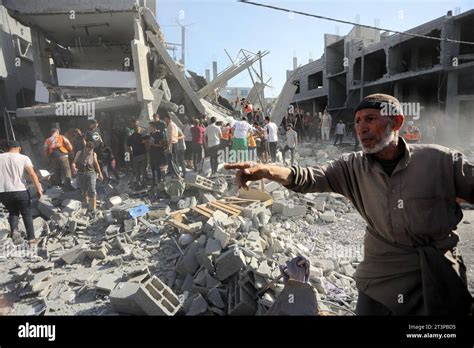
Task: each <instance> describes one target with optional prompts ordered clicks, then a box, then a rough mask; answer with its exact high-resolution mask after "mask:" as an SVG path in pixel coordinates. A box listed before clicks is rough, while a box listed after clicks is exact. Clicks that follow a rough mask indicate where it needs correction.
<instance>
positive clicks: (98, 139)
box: [85, 119, 102, 148]
mask: <svg viewBox="0 0 474 348" xmlns="http://www.w3.org/2000/svg"><path fill="white" fill-rule="evenodd" d="M85 140H86V142H89V141H92V142H93V143H94V146H95V148H97V147H99V145H100V144H101V143H102V134H101V132H100V129H99V122H97V120H96V119H92V120H89V129H87V131H86V135H85Z"/></svg>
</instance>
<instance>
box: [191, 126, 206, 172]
mask: <svg viewBox="0 0 474 348" xmlns="http://www.w3.org/2000/svg"><path fill="white" fill-rule="evenodd" d="M191 134H192V136H193V166H194V171H195V172H196V173H200V172H201V171H202V167H201V162H202V151H203V138H204V127H203V126H202V125H201V123H200V121H199V120H198V119H195V120H194V124H193V127H192V128H191Z"/></svg>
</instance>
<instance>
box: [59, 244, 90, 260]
mask: <svg viewBox="0 0 474 348" xmlns="http://www.w3.org/2000/svg"><path fill="white" fill-rule="evenodd" d="M60 257H61V259H62V260H63V261H64V262H66V263H67V264H69V265H71V264H73V263H81V262H82V261H84V258H85V257H86V253H85V251H84V248H83V245H82V244H78V245H76V246H75V247H73V248H71V249H69V250H66V251H65V252H64V253H63V254H62V255H61V256H60Z"/></svg>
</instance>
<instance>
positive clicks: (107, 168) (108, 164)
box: [96, 142, 120, 182]
mask: <svg viewBox="0 0 474 348" xmlns="http://www.w3.org/2000/svg"><path fill="white" fill-rule="evenodd" d="M96 151H97V159H98V161H99V165H100V168H101V170H102V173H104V178H105V179H106V180H107V182H109V181H110V180H111V179H112V174H113V175H114V177H115V179H116V180H117V181H118V180H120V176H119V175H118V172H117V167H116V166H117V161H116V160H115V156H114V154H113V152H112V149H111V148H110V147H109V146H107V144H106V143H105V142H101V143H100V145H99V146H98V147H97V149H96Z"/></svg>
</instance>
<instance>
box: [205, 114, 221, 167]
mask: <svg viewBox="0 0 474 348" xmlns="http://www.w3.org/2000/svg"><path fill="white" fill-rule="evenodd" d="M221 137H222V131H221V128H220V127H218V126H216V118H215V117H211V123H210V125H209V126H207V127H206V130H205V131H204V146H205V147H206V149H207V152H208V153H209V157H210V158H211V170H212V174H216V173H217V168H218V166H219V163H218V161H217V157H218V151H219V148H220V144H221Z"/></svg>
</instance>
